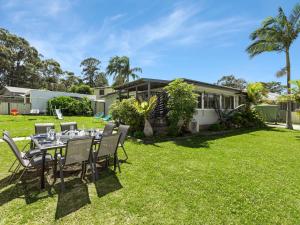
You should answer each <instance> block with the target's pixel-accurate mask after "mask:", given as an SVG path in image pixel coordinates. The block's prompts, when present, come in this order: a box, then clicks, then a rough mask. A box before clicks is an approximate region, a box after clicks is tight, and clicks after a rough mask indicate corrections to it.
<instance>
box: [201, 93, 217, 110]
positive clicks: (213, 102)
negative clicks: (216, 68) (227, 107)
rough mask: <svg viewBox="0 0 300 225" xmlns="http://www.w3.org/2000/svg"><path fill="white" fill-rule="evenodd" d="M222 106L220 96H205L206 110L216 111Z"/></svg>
mask: <svg viewBox="0 0 300 225" xmlns="http://www.w3.org/2000/svg"><path fill="white" fill-rule="evenodd" d="M219 104H220V96H219V95H216V94H204V108H205V109H214V108H216V107H218V106H219Z"/></svg>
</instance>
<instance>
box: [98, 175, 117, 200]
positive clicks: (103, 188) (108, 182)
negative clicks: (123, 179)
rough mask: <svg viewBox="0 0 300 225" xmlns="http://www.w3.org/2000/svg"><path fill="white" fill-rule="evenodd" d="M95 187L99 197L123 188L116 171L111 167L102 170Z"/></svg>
mask: <svg viewBox="0 0 300 225" xmlns="http://www.w3.org/2000/svg"><path fill="white" fill-rule="evenodd" d="M95 187H96V191H97V195H98V197H99V198H101V197H103V196H105V195H107V194H109V193H111V192H114V191H117V190H119V189H121V188H123V186H122V185H121V183H120V181H119V179H118V177H117V176H116V174H115V172H114V171H113V170H111V169H106V170H102V171H101V172H100V173H99V179H98V180H97V181H95Z"/></svg>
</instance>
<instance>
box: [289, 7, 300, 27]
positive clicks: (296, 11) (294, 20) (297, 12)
mask: <svg viewBox="0 0 300 225" xmlns="http://www.w3.org/2000/svg"><path fill="white" fill-rule="evenodd" d="M299 19H300V4H299V3H297V4H296V5H295V6H294V8H293V11H292V13H291V15H290V17H289V21H290V23H291V24H292V26H293V27H294V28H295V27H296V26H297V24H298V22H299Z"/></svg>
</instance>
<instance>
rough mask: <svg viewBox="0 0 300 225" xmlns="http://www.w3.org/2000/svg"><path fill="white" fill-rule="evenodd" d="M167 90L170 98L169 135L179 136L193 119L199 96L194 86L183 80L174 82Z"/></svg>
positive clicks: (168, 104) (168, 103) (168, 105)
mask: <svg viewBox="0 0 300 225" xmlns="http://www.w3.org/2000/svg"><path fill="white" fill-rule="evenodd" d="M165 90H166V91H167V93H168V96H169V99H168V102H167V107H168V110H169V112H168V121H169V124H170V126H169V133H170V134H171V135H173V136H177V135H180V134H181V133H182V132H183V130H184V128H185V127H187V125H188V123H189V121H190V120H191V119H192V118H193V115H194V113H195V110H196V106H197V94H195V93H194V86H193V85H191V84H188V83H186V82H184V81H183V80H182V79H176V80H174V81H172V82H171V83H170V84H168V85H167V86H166V87H165Z"/></svg>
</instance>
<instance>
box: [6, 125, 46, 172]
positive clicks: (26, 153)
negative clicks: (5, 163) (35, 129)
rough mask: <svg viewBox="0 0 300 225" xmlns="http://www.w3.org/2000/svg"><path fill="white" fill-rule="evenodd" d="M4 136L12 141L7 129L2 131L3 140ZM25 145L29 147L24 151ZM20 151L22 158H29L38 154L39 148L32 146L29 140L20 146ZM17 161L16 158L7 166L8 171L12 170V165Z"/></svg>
mask: <svg viewBox="0 0 300 225" xmlns="http://www.w3.org/2000/svg"><path fill="white" fill-rule="evenodd" d="M4 136H6V137H7V139H10V140H11V141H12V142H14V141H13V139H12V138H11V136H10V134H9V132H8V131H4V132H3V140H4ZM27 146H30V148H29V149H28V150H27V151H25V149H26V148H27ZM20 152H21V155H22V158H24V159H30V158H32V157H33V156H34V155H36V154H40V153H41V150H40V149H38V148H33V145H31V142H28V143H27V144H26V145H24V147H23V148H22V150H21V151H20ZM17 161H18V159H17V158H16V159H15V161H14V162H13V164H12V165H11V166H10V167H9V169H8V172H12V168H13V167H14V165H15V163H16V162H17Z"/></svg>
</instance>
